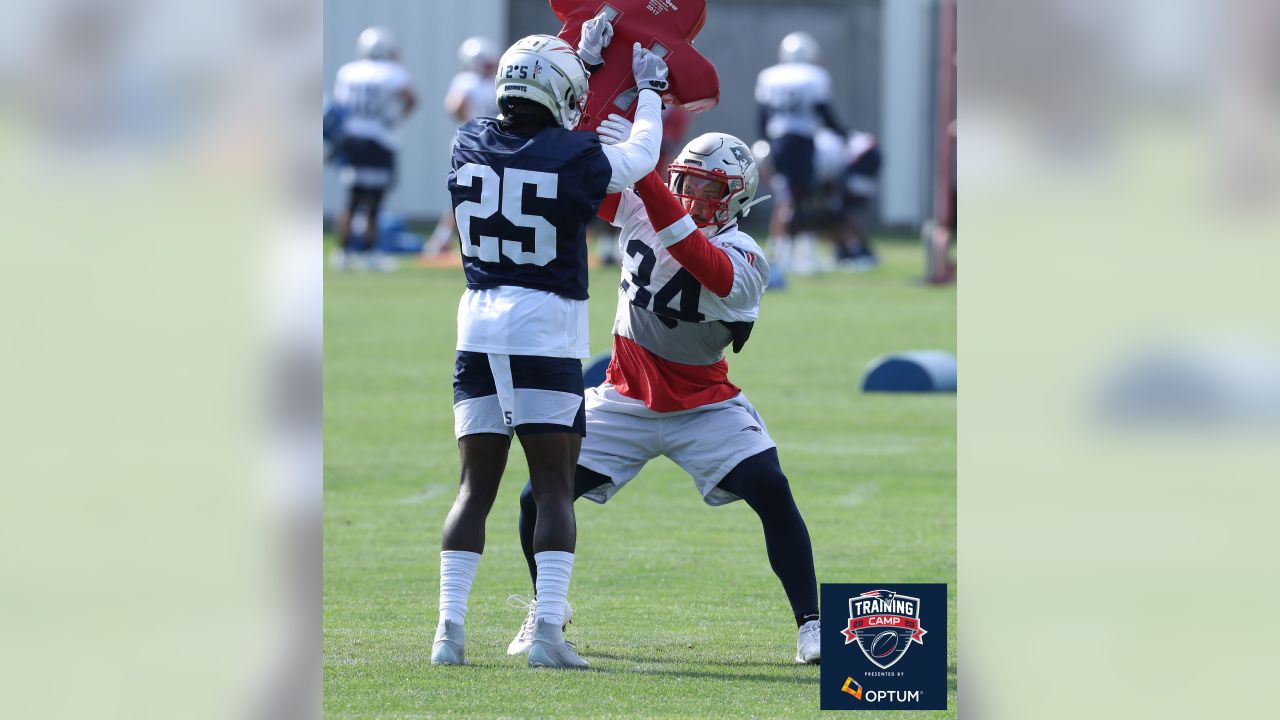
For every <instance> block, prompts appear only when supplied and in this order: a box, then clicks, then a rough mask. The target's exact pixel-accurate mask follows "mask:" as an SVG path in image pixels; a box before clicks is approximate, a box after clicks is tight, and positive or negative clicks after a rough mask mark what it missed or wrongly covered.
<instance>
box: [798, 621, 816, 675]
mask: <svg viewBox="0 0 1280 720" xmlns="http://www.w3.org/2000/svg"><path fill="white" fill-rule="evenodd" d="M820 622H821V621H819V620H810V621H809V622H807V623H805V624H803V625H801V626H800V630H799V631H798V632H797V633H796V662H798V663H804V664H806V665H817V664H818V663H819V661H820V660H821V659H822V632H821V625H819V623H820Z"/></svg>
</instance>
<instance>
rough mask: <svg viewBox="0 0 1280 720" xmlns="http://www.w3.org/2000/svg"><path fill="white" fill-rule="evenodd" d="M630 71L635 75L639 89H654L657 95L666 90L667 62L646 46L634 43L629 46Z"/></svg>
mask: <svg viewBox="0 0 1280 720" xmlns="http://www.w3.org/2000/svg"><path fill="white" fill-rule="evenodd" d="M631 73H632V74H633V75H635V77H636V87H637V88H638V89H640V90H646V89H648V90H654V91H656V92H657V93H658V94H659V95H661V94H662V93H664V92H666V91H667V63H666V61H665V60H663V59H662V58H660V57H658V56H657V55H654V54H653V52H652V51H650V50H648V49H647V48H642V47H640V43H636V44H635V45H633V46H632V48H631Z"/></svg>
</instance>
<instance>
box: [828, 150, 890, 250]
mask: <svg viewBox="0 0 1280 720" xmlns="http://www.w3.org/2000/svg"><path fill="white" fill-rule="evenodd" d="M845 149H846V151H847V153H848V158H849V165H848V168H847V169H846V170H845V173H844V177H843V181H844V182H843V183H842V187H841V194H842V202H841V204H840V210H841V212H840V224H839V225H838V226H837V229H836V233H837V235H836V237H837V239H838V241H837V243H836V263H837V264H838V265H840V267H841V268H844V269H847V270H870V269H873V268H875V267H878V266H879V265H880V260H879V258H877V257H876V254H875V250H874V249H873V248H872V247H871V235H870V234H869V233H868V232H867V215H868V214H869V213H870V212H871V211H872V209H873V208H874V206H875V200H876V196H877V195H879V194H880V165H881V162H882V157H881V153H880V141H879V139H877V138H876V136H875V135H872V134H871V133H865V132H859V131H856V130H855V131H854V132H852V133H850V134H849V140H848V142H847V143H845Z"/></svg>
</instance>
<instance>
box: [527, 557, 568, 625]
mask: <svg viewBox="0 0 1280 720" xmlns="http://www.w3.org/2000/svg"><path fill="white" fill-rule="evenodd" d="M533 561H534V562H535V563H537V565H538V583H537V595H538V608H537V610H535V611H534V614H533V616H534V617H535V618H536V619H538V620H543V619H549V620H553V621H555V624H556V625H563V624H564V606H565V602H567V601H568V599H569V577H570V576H571V575H573V553H571V552H560V551H558V550H546V551H543V552H540V553H538V554H536V555H534V556H533Z"/></svg>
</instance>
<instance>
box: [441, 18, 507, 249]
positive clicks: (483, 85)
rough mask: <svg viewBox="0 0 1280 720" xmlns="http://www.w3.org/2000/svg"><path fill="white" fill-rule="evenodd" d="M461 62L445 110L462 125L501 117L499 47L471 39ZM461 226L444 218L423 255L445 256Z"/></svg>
mask: <svg viewBox="0 0 1280 720" xmlns="http://www.w3.org/2000/svg"><path fill="white" fill-rule="evenodd" d="M458 62H460V63H461V64H462V70H461V71H459V72H458V74H457V75H454V76H453V81H452V82H450V83H449V89H448V90H447V91H446V92H445V95H444V110H445V112H447V113H449V115H451V116H452V117H453V119H454V120H457V121H458V124H459V125H461V124H463V123H465V122H467V121H468V120H470V119H472V118H478V117H490V118H491V117H497V116H498V105H497V102H496V101H495V100H494V94H493V87H494V86H493V76H494V74H495V73H496V72H497V70H498V46H497V44H496V43H494V42H493V41H492V40H490V39H489V38H486V37H470V38H467V39H466V40H464V41H463V42H462V44H461V45H459V46H458ZM456 228H457V226H456V224H455V223H454V220H453V213H452V212H446V213H443V214H441V215H440V222H438V223H436V229H435V230H434V231H433V232H432V233H431V237H430V238H429V239H428V240H427V245H426V248H425V249H424V250H423V253H422V254H423V255H425V256H434V255H439V254H440V253H441V252H444V251H445V249H446V248H448V247H449V244H450V243H451V242H452V241H453V234H454V231H455V230H456Z"/></svg>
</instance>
